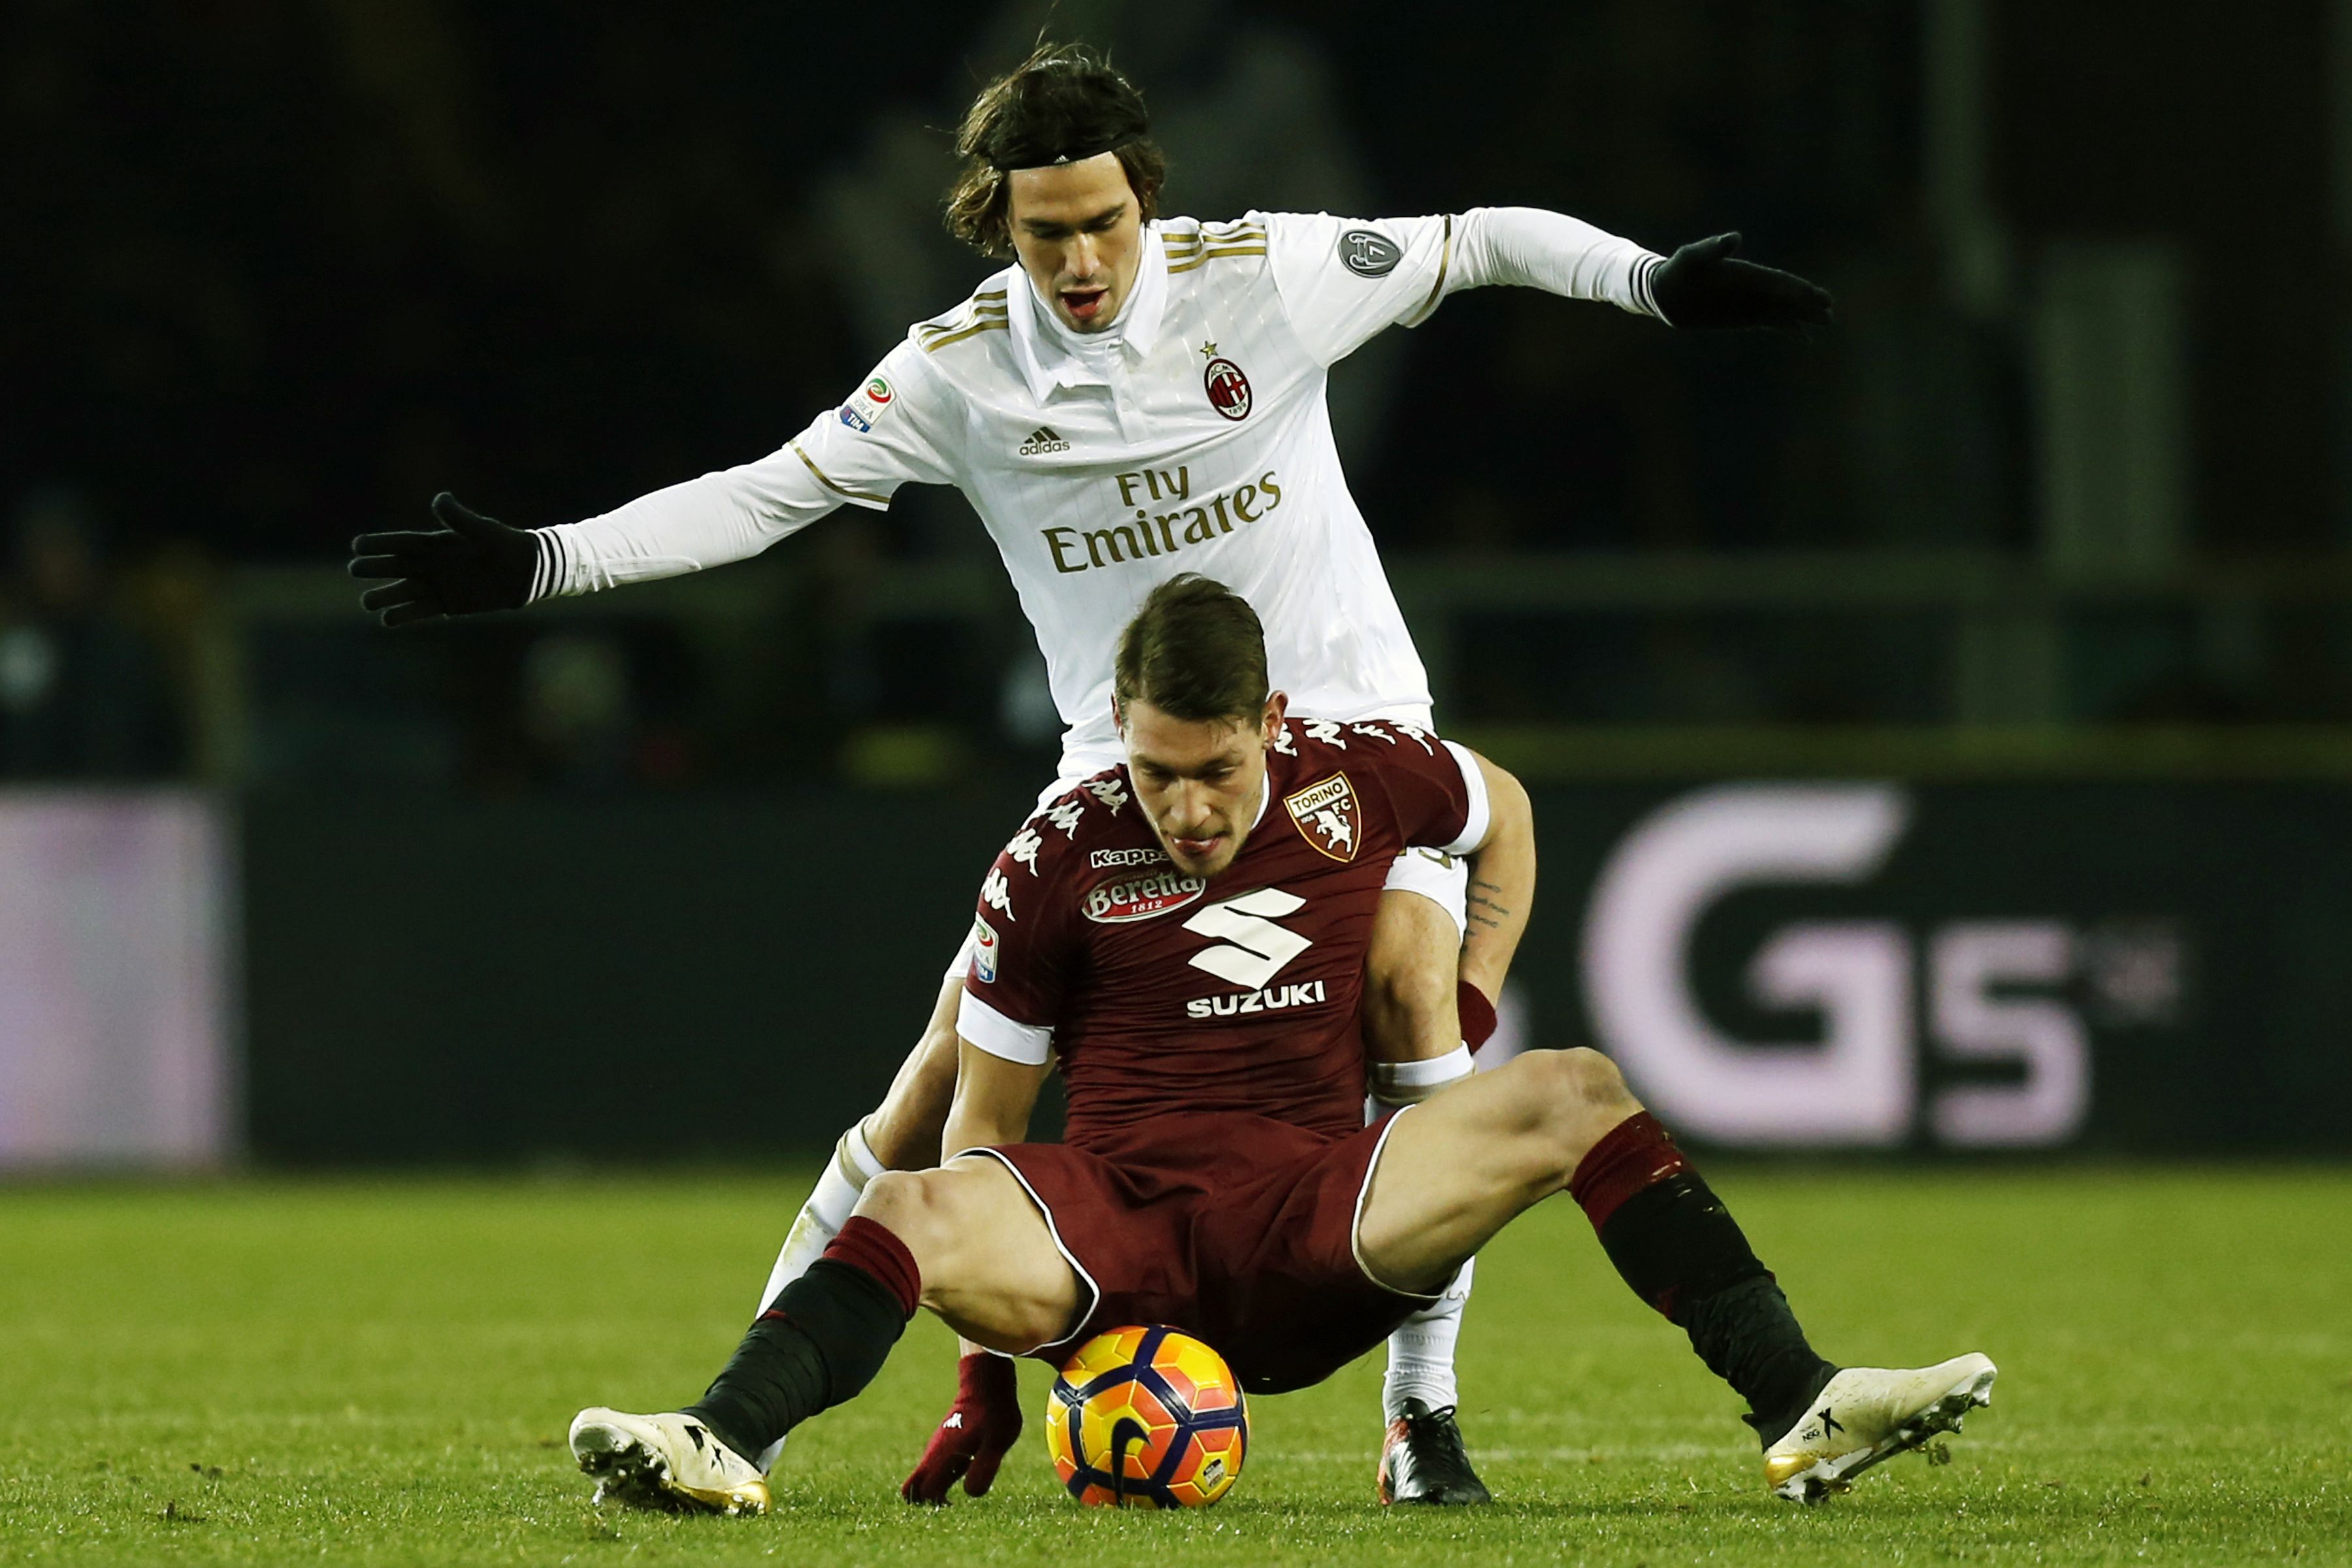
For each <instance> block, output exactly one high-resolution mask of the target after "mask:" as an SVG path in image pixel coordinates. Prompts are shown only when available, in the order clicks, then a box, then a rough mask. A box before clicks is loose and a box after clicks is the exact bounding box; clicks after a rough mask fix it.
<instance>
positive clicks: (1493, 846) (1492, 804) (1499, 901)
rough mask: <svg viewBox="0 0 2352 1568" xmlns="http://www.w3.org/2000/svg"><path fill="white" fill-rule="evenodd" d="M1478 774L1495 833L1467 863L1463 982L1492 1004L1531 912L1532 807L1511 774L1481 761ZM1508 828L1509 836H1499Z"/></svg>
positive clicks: (1533, 879)
mask: <svg viewBox="0 0 2352 1568" xmlns="http://www.w3.org/2000/svg"><path fill="white" fill-rule="evenodd" d="M1478 770H1479V773H1480V774H1481V775H1482V776H1483V777H1484V778H1485V780H1486V800H1487V802H1488V810H1489V811H1490V812H1491V813H1492V814H1493V820H1494V823H1495V825H1496V832H1495V833H1494V834H1493V836H1492V837H1489V838H1488V839H1487V841H1486V844H1485V845H1484V846H1483V847H1480V848H1479V849H1478V850H1477V851H1476V852H1475V853H1474V854H1472V855H1471V857H1470V889H1469V897H1468V902H1467V919H1468V925H1467V928H1466V930H1465V931H1464V933H1463V938H1462V978H1463V980H1464V982H1465V984H1470V985H1475V986H1476V987H1477V988H1478V990H1479V992H1480V993H1481V994H1484V995H1485V996H1486V999H1487V1000H1488V1001H1489V1002H1492V1001H1494V1000H1495V999H1496V998H1497V997H1499V996H1500V995H1502V994H1503V981H1504V978H1505V977H1506V976H1507V975H1508V974H1509V973H1510V972H1511V960H1512V958H1513V957H1514V956H1515V955H1516V954H1517V952H1518V951H1519V939H1520V938H1521V937H1522V936H1524V935H1526V934H1527V929H1528V916H1529V914H1531V913H1532V912H1533V910H1534V905H1535V898H1536V836H1535V827H1534V823H1535V807H1534V805H1533V804H1532V803H1530V802H1529V801H1528V792H1527V787H1526V786H1525V785H1524V784H1520V783H1519V781H1518V780H1517V778H1515V777H1513V776H1512V775H1511V774H1510V773H1506V772H1505V771H1503V770H1502V769H1501V768H1498V767H1496V765H1495V764H1494V763H1491V762H1489V761H1487V760H1486V758H1485V757H1483V756H1482V757H1479V758H1478ZM1505 824H1509V825H1510V826H1511V828H1512V831H1509V832H1505V831H1503V827H1504V825H1505ZM1521 829H1524V830H1523V831H1522V830H1521Z"/></svg>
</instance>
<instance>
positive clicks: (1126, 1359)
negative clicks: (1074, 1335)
mask: <svg viewBox="0 0 2352 1568" xmlns="http://www.w3.org/2000/svg"><path fill="white" fill-rule="evenodd" d="M1045 1445H1046V1447H1048V1448H1050V1449H1051V1450H1052V1451H1053V1455H1054V1470H1055V1474H1056V1475H1058V1476H1060V1477H1061V1478H1062V1485H1063V1486H1065V1487H1066V1488H1067V1489H1069V1493H1070V1495H1071V1496H1072V1497H1074V1498H1076V1499H1077V1500H1079V1501H1080V1502H1082V1503H1085V1504H1086V1505H1087V1507H1089V1508H1206V1507H1208V1506H1209V1505H1210V1504H1211V1503H1213V1502H1215V1501H1216V1500H1218V1499H1219V1498H1222V1497H1223V1496H1224V1495H1225V1494H1226V1493H1227V1492H1229V1491H1231V1490H1232V1489H1233V1486H1234V1481H1236V1480H1238V1479H1240V1478H1241V1473H1242V1460H1243V1458H1244V1456H1245V1455H1247V1453H1248V1452H1249V1405H1248V1402H1247V1401H1246V1400H1244V1398H1243V1397H1242V1390H1241V1384H1238V1383H1236V1382H1235V1381H1234V1374H1233V1372H1232V1371H1231V1369H1229V1368H1228V1367H1227V1366H1226V1365H1225V1359H1224V1357H1223V1356H1221V1355H1219V1354H1218V1353H1217V1352H1215V1351H1213V1350H1211V1349H1210V1348H1209V1347H1208V1346H1207V1345H1205V1344H1202V1342H1200V1341H1199V1340H1196V1339H1194V1338H1192V1336H1191V1335H1190V1334H1182V1333H1179V1332H1177V1331H1175V1330H1174V1329H1171V1328H1164V1327H1150V1328H1128V1329H1113V1330H1111V1331H1109V1332H1108V1333H1104V1334H1097V1335H1096V1336H1095V1337H1094V1338H1093V1339H1091V1340H1088V1341H1087V1342H1086V1343H1085V1344H1084V1345H1083V1346H1081V1347H1080V1348H1079V1350H1078V1353H1077V1354H1076V1355H1074V1356H1072V1357H1071V1358H1070V1359H1069V1361H1068V1363H1066V1364H1065V1365H1064V1366H1063V1368H1062V1375H1061V1376H1060V1377H1059V1378H1058V1379H1056V1380H1055V1384H1054V1396H1053V1398H1052V1400H1051V1401H1049V1402H1048V1403H1047V1405H1046V1406H1045Z"/></svg>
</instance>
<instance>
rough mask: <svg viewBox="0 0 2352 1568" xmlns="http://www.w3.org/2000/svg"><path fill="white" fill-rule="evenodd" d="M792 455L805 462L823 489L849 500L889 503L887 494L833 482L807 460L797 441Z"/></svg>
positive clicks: (821, 469) (879, 503) (827, 475)
mask: <svg viewBox="0 0 2352 1568" xmlns="http://www.w3.org/2000/svg"><path fill="white" fill-rule="evenodd" d="M793 457H795V458H799V459H800V460H801V461H802V462H803V463H807V464H808V471H809V472H810V473H812V474H814V475H815V476H816V482H817V483H819V484H821V485H823V486H824V488H825V489H829V490H831V491H833V492H834V493H835V495H844V496H847V497H848V498H849V499H850V500H870V501H872V502H873V503H874V504H875V505H876V506H888V505H889V504H890V498H889V497H888V496H877V495H875V494H873V493H871V492H870V491H866V490H854V489H850V488H849V487H848V486H847V485H845V484H840V483H837V482H835V479H834V478H833V476H832V475H830V474H828V473H826V472H825V471H824V469H823V468H818V467H817V466H816V465H815V464H814V463H813V462H810V461H809V455H808V454H807V453H806V452H803V451H802V450H801V444H800V443H799V442H798V441H795V442H793Z"/></svg>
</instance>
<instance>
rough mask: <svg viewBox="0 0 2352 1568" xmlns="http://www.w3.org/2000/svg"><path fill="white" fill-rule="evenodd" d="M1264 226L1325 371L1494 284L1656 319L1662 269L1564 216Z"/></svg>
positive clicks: (1297, 324) (1298, 220)
mask: <svg viewBox="0 0 2352 1568" xmlns="http://www.w3.org/2000/svg"><path fill="white" fill-rule="evenodd" d="M1253 216H1261V215H1253ZM1262 216H1264V219H1265V226H1266V230H1267V237H1268V245H1267V252H1266V254H1267V259H1268V261H1269V262H1270V264H1271V265H1272V267H1273V270H1274V280H1275V287H1276V289H1278V290H1279V291H1280V292H1281V295H1282V306H1283V310H1284V311H1285V313H1286V314H1287V315H1288V316H1289V318H1290V322H1291V325H1292V327H1293V328H1294V329H1295V330H1296V331H1297V333H1298V335H1299V338H1300V340H1301V341H1302V342H1305V343H1306V345H1307V349H1308V351H1309V352H1310V353H1313V354H1314V355H1315V356H1316V357H1317V358H1318V359H1319V360H1321V361H1322V362H1323V363H1325V364H1327V365H1328V364H1331V363H1336V362H1338V361H1339V360H1342V359H1345V358H1346V357H1347V356H1348V355H1349V354H1351V353H1355V352H1356V350H1357V349H1359V348H1360V347H1362V346H1363V344H1364V343H1365V342H1366V341H1367V340H1368V339H1370V337H1372V335H1373V334H1375V333H1376V332H1379V331H1381V330H1382V329H1383V328H1386V327H1391V326H1400V325H1402V326H1407V327H1416V326H1419V325H1420V324H1421V323H1422V322H1423V321H1426V320H1427V319H1428V318H1429V314H1430V312H1431V311H1433V310H1436V309H1437V306H1438V301H1440V300H1444V298H1445V297H1446V296H1447V295H1449V294H1453V293H1455V292H1458V291H1459V290H1461V289H1476V288H1480V287H1482V286H1484V285H1486V284H1490V283H1514V284H1519V285H1522V286H1525V287H1528V288H1535V289H1545V290H1546V291H1548V292H1549V293H1554V294H1561V295H1566V296H1568V297H1569V298H1570V299H1577V300H1605V301H1607V302H1608V303H1610V304H1612V305H1615V306H1617V307H1618V308H1619V309H1621V310H1631V311H1633V312H1635V313H1637V314H1642V315H1652V316H1654V315H1656V314H1658V311H1657V308H1656V306H1655V305H1654V304H1653V303H1652V301H1651V300H1650V296H1649V278H1650V274H1651V272H1652V271H1653V270H1654V268H1656V267H1657V265H1658V262H1659V258H1658V257H1657V256H1655V255H1654V254H1653V253H1652V252H1650V251H1647V250H1644V249H1643V248H1642V247H1640V246H1638V245H1636V244H1634V243H1633V241H1632V240H1630V239H1621V238H1619V237H1617V236H1615V235H1613V234H1611V233H1609V232H1608V231H1607V230H1605V229H1601V228H1596V227H1594V226H1592V225H1591V224H1589V223H1586V222H1584V221H1583V220H1582V219H1580V218H1573V217H1569V216H1566V215H1564V214H1561V213H1553V212H1544V211H1541V210H1539V209H1538V208H1534V207H1473V208H1471V209H1470V210H1469V211H1467V212H1465V213H1462V214H1460V215H1458V216H1436V217H1407V218H1344V217H1334V216H1331V215H1330V214H1328V213H1315V214H1311V215H1302V214H1295V213H1276V214H1270V215H1262Z"/></svg>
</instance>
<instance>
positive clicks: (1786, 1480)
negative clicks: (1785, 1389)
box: [1764, 1355, 1999, 1502]
mask: <svg viewBox="0 0 2352 1568" xmlns="http://www.w3.org/2000/svg"><path fill="white" fill-rule="evenodd" d="M1998 1372H1999V1369H1998V1368H1996V1367H1995V1366H1994V1365H1993V1364H1992V1363H1991V1362H1990V1361H1988V1360H1987V1359H1986V1358H1985V1357H1983V1356H1981V1355H1964V1356H1954V1357H1953V1358H1952V1359H1951V1360H1950V1361H1943V1362H1937V1363H1936V1364H1935V1365H1934V1366H1923V1367H1917V1368H1911V1369H1895V1370H1890V1369H1887V1368H1885V1367H1875V1366H1850V1367H1848V1368H1846V1369H1845V1370H1844V1371H1843V1372H1842V1373H1838V1374H1837V1375H1836V1376H1835V1377H1832V1378H1831V1379H1830V1380H1829V1383H1828V1384H1827V1385H1826V1386H1824V1387H1823V1388H1822V1391H1821V1392H1820V1393H1819V1394H1814V1395H1813V1402H1812V1404H1811V1405H1808V1406H1806V1408H1805V1414H1804V1415H1803V1416H1802V1417H1801V1418H1800V1419H1799V1420H1798V1422H1797V1424H1796V1425H1795V1426H1791V1427H1790V1428H1789V1430H1788V1432H1787V1433H1786V1434H1785V1435H1783V1436H1782V1437H1781V1438H1780V1441H1779V1442H1777V1443H1775V1444H1773V1445H1772V1446H1771V1447H1769V1448H1767V1449H1765V1450H1764V1484H1765V1485H1766V1486H1768V1487H1769V1488H1771V1489H1772V1494H1773V1495H1774V1496H1775V1497H1784V1498H1787V1499H1788V1500H1790V1501H1791V1502H1819V1501H1821V1500H1822V1499H1823V1498H1825V1497H1827V1496H1829V1494H1830V1493H1832V1492H1842V1491H1843V1490H1845V1489H1846V1488H1847V1487H1849V1486H1851V1485H1852V1484H1853V1478H1854V1477H1855V1476H1857V1475H1859V1474H1861V1473H1862V1472H1863V1471H1864V1470H1866V1469H1868V1468H1870V1467H1871V1466H1873V1465H1874V1464H1876V1463H1878V1461H1879V1460H1881V1459H1885V1458H1892V1457H1894V1456H1895V1455H1896V1454H1900V1453H1904V1452H1906V1450H1909V1449H1912V1448H1916V1447H1919V1445H1921V1444H1922V1443H1925V1442H1926V1441H1927V1439H1928V1438H1930V1437H1933V1436H1936V1435H1937V1434H1938V1433H1941V1432H1957V1431H1958V1430H1959V1429H1960V1419H1961V1417H1963V1416H1965V1415H1967V1414H1968V1413H1969V1411H1970V1410H1972V1409H1974V1408H1975V1407H1976V1406H1978V1405H1990V1404H1991V1403H1992V1380H1993V1378H1994V1377H1995V1376H1996V1375H1998Z"/></svg>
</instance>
